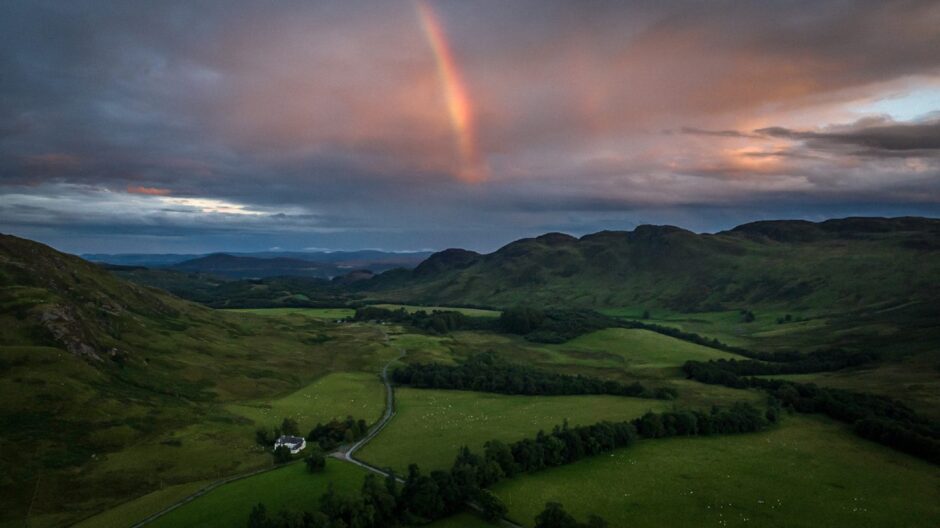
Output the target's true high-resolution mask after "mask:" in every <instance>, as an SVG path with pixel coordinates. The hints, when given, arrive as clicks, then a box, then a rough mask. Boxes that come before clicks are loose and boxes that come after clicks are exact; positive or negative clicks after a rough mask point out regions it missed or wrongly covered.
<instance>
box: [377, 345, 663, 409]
mask: <svg viewBox="0 0 940 528" xmlns="http://www.w3.org/2000/svg"><path fill="white" fill-rule="evenodd" d="M392 380H393V381H394V382H395V383H398V384H400V385H410V386H413V387H417V388H422V389H452V390H473V391H480V392H496V393H500V394H527V395H571V394H613V395H617V396H638V397H645V398H659V399H674V398H675V397H676V391H675V389H672V388H669V387H660V388H656V389H649V388H647V387H644V386H643V385H641V384H640V383H637V382H634V383H630V384H624V383H620V382H617V381H612V380H602V379H598V378H591V377H585V376H581V375H577V376H571V375H566V374H557V373H554V372H547V371H544V370H539V369H535V368H532V367H529V366H525V365H518V364H515V363H510V362H508V361H505V360H503V359H501V358H500V357H499V356H498V355H497V354H495V353H494V352H483V353H480V354H475V355H473V356H471V357H470V358H468V359H467V360H466V361H464V362H462V363H460V364H459V365H456V366H453V365H442V364H438V363H416V364H412V365H406V366H403V367H399V368H397V369H396V370H395V371H394V372H393V373H392Z"/></svg>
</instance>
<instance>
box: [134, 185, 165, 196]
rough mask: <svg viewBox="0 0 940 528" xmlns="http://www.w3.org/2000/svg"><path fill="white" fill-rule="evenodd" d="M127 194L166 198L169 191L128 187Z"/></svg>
mask: <svg viewBox="0 0 940 528" xmlns="http://www.w3.org/2000/svg"><path fill="white" fill-rule="evenodd" d="M127 192H128V193H130V194H146V195H149V196H167V195H169V194H170V192H171V191H170V190H169V189H161V188H159V187H142V186H139V185H136V186H128V187H127Z"/></svg>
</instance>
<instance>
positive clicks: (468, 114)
mask: <svg viewBox="0 0 940 528" xmlns="http://www.w3.org/2000/svg"><path fill="white" fill-rule="evenodd" d="M415 7H416V9H417V11H418V16H419V18H420V19H421V29H422V30H423V31H424V35H425V37H426V38H427V41H428V45H429V46H430V47H431V51H432V52H433V53H434V61H435V63H436V64H437V71H438V75H439V76H440V79H441V85H442V87H443V89H444V97H445V99H446V101H447V112H448V114H449V116H450V122H451V127H452V128H453V131H454V136H455V139H456V142H457V151H458V153H459V155H460V169H459V172H458V174H457V176H458V177H459V178H460V179H461V180H463V181H466V182H471V183H473V182H479V181H482V180H484V179H486V177H487V168H486V164H485V162H484V161H483V157H482V155H481V154H480V149H479V145H478V143H477V130H476V121H475V116H474V113H473V102H472V101H471V99H470V95H469V93H468V92H467V87H466V85H465V84H464V82H463V78H462V77H461V75H460V70H459V68H458V67H457V61H456V60H455V59H454V54H453V52H452V50H451V49H450V44H449V43H448V42H447V36H446V34H445V33H444V26H443V25H442V24H441V22H440V20H438V18H437V15H436V13H435V12H434V10H433V9H432V8H431V6H430V4H428V3H427V2H426V1H424V0H417V1H416V2H415Z"/></svg>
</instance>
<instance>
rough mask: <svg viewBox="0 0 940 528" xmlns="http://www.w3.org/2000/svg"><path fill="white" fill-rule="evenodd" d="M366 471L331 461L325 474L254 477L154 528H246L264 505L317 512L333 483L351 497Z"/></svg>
mask: <svg viewBox="0 0 940 528" xmlns="http://www.w3.org/2000/svg"><path fill="white" fill-rule="evenodd" d="M365 474H366V473H365V471H364V470H362V469H360V468H358V467H356V466H354V465H352V464H347V463H343V462H340V461H338V460H332V459H328V460H327V464H326V469H325V470H324V471H323V472H322V473H316V474H310V473H308V472H307V469H306V467H304V465H303V464H291V465H289V466H287V467H284V468H280V469H276V470H274V471H269V472H267V473H262V474H260V475H255V476H253V477H249V478H246V479H243V480H239V481H236V482H232V483H229V484H226V485H224V486H221V487H219V488H216V489H214V490H212V491H211V492H209V493H208V494H207V495H205V496H203V497H200V498H199V499H197V500H195V501H193V502H190V503H188V504H185V505H183V506H181V507H179V508H177V509H176V510H173V511H172V512H170V513H168V514H166V515H164V516H163V517H160V518H158V519H157V520H156V521H154V522H153V523H151V524H150V525H148V526H151V527H153V528H161V527H168V528H169V527H173V528H186V527H197V526H198V527H205V528H228V527H231V526H245V523H246V522H247V521H248V514H249V513H250V512H251V508H252V507H253V506H254V505H255V504H257V503H259V502H262V503H264V505H265V507H267V509H268V512H269V513H271V514H274V513H276V512H277V511H279V510H281V509H292V510H295V511H303V510H304V509H307V510H311V511H312V510H314V509H315V508H318V507H319V503H318V500H319V498H320V496H321V495H323V493H325V492H326V490H327V486H328V485H329V484H330V483H332V484H333V485H334V486H335V487H336V491H338V492H340V493H348V492H353V491H358V490H359V488H360V487H361V486H362V479H363V478H364V477H365Z"/></svg>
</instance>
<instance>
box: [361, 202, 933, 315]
mask: <svg viewBox="0 0 940 528" xmlns="http://www.w3.org/2000/svg"><path fill="white" fill-rule="evenodd" d="M352 287H353V288H355V289H356V290H358V291H360V292H363V293H365V294H366V295H369V296H371V297H373V298H380V299H387V300H401V301H408V302H412V303H420V304H429V305H434V304H437V305H478V306H493V307H506V306H512V305H517V304H528V305H535V306H546V305H554V306H574V307H592V308H596V307H626V306H630V307H649V308H654V307H656V308H667V309H672V310H676V311H682V312H688V311H712V310H727V309H743V308H747V307H752V306H779V307H788V308H793V309H806V310H835V309H838V310H840V311H844V310H852V309H876V308H877V309H887V308H889V307H892V306H900V305H905V306H913V305H919V306H928V305H932V304H933V303H935V301H936V300H937V299H938V298H940V220H937V219H928V218H912V217H906V218H845V219H839V220H828V221H825V222H820V223H813V222H807V221H765V222H754V223H750V224H744V225H741V226H738V227H736V228H734V229H731V230H729V231H723V232H721V233H717V234H696V233H693V232H691V231H686V230H685V229H681V228H678V227H673V226H653V225H644V226H639V227H637V228H636V229H635V230H633V231H602V232H599V233H594V234H590V235H585V236H583V237H580V238H575V237H573V236H570V235H566V234H562V233H548V234H545V235H542V236H539V237H536V238H526V239H522V240H517V241H515V242H512V243H510V244H508V245H506V246H504V247H502V248H501V249H499V250H497V251H495V252H493V253H489V254H485V255H484V254H479V253H476V252H473V251H467V250H463V249H448V250H445V251H441V252H438V253H435V254H433V255H431V256H430V257H429V258H428V259H427V260H425V261H424V262H422V263H421V264H420V265H418V266H416V267H415V268H414V269H413V270H391V271H388V272H385V273H383V274H381V275H378V276H376V277H374V278H372V279H370V280H363V281H358V282H356V283H354V284H353V285H352ZM878 307H880V308H878Z"/></svg>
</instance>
